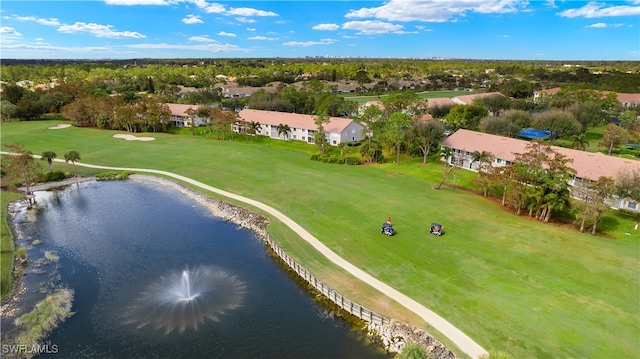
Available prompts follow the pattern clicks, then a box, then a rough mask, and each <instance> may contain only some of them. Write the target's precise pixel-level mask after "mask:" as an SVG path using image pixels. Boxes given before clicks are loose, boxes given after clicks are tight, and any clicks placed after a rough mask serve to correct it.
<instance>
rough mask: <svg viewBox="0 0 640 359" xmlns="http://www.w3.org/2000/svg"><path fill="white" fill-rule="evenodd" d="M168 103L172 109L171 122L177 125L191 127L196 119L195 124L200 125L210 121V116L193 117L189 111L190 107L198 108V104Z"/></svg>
mask: <svg viewBox="0 0 640 359" xmlns="http://www.w3.org/2000/svg"><path fill="white" fill-rule="evenodd" d="M166 105H167V106H169V110H171V124H172V125H174V126H176V127H191V121H195V126H196V127H198V126H201V125H206V124H207V123H209V121H210V120H209V118H208V117H198V116H195V117H194V118H192V117H191V116H190V115H189V114H188V113H187V111H189V109H193V110H194V111H195V110H197V109H198V106H197V105H182V104H177V103H168V104H166Z"/></svg>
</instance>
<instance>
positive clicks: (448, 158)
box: [435, 147, 459, 189]
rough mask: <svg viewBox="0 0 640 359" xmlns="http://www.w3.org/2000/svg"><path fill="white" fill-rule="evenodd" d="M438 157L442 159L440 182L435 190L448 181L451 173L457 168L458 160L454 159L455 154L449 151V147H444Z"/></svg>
mask: <svg viewBox="0 0 640 359" xmlns="http://www.w3.org/2000/svg"><path fill="white" fill-rule="evenodd" d="M440 155H441V157H442V159H443V164H442V180H440V183H438V187H436V188H435V189H440V188H441V187H442V185H443V184H444V182H445V181H446V180H447V179H449V177H450V176H451V174H452V173H453V171H455V170H456V168H458V161H459V160H458V158H457V157H456V153H455V152H454V151H453V150H452V149H451V147H444V148H443V149H442V152H441V154H440Z"/></svg>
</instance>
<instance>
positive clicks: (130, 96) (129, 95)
mask: <svg viewBox="0 0 640 359" xmlns="http://www.w3.org/2000/svg"><path fill="white" fill-rule="evenodd" d="M138 99H140V97H139V96H138V95H137V94H136V93H135V92H133V91H125V93H124V94H123V95H122V101H123V102H124V103H125V104H127V105H132V104H133V103H134V102H136V101H138Z"/></svg>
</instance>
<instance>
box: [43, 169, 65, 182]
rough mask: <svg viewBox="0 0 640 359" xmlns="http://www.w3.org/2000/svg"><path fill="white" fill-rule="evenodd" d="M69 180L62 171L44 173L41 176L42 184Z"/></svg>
mask: <svg viewBox="0 0 640 359" xmlns="http://www.w3.org/2000/svg"><path fill="white" fill-rule="evenodd" d="M65 178H67V175H66V174H65V173H64V172H62V171H53V172H47V173H43V174H42V175H41V176H40V182H54V181H62V180H63V179H65Z"/></svg>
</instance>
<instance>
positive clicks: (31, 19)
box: [15, 16, 60, 26]
mask: <svg viewBox="0 0 640 359" xmlns="http://www.w3.org/2000/svg"><path fill="white" fill-rule="evenodd" d="M15 19H16V20H18V21H26V22H35V23H38V24H40V25H47V26H60V21H58V19H56V18H54V17H51V18H48V19H45V18H41V17H35V16H16V17H15Z"/></svg>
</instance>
